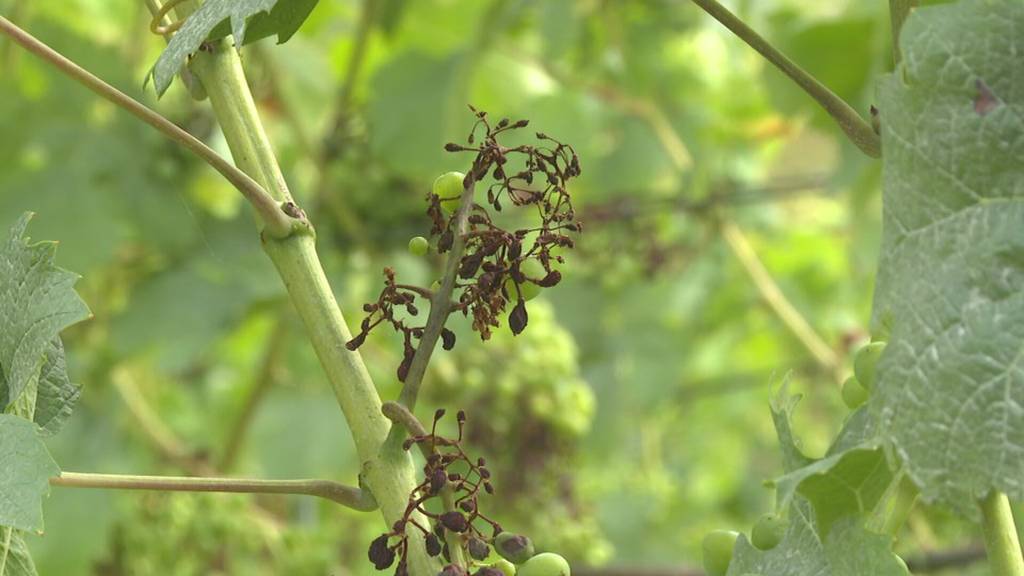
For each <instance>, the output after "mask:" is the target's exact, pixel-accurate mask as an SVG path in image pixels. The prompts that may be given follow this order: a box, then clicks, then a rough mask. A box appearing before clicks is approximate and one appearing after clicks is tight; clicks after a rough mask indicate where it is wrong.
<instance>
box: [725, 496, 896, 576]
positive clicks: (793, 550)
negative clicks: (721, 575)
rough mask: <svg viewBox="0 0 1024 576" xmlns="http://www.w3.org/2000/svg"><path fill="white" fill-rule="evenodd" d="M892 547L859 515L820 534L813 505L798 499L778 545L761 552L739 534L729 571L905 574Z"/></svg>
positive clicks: (806, 575) (766, 575)
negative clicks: (869, 527) (867, 526)
mask: <svg viewBox="0 0 1024 576" xmlns="http://www.w3.org/2000/svg"><path fill="white" fill-rule="evenodd" d="M890 546H891V540H890V538H889V537H888V536H883V535H881V534H875V533H873V532H870V531H868V530H866V529H864V527H863V525H862V524H861V521H860V519H858V518H847V519H844V520H842V521H840V522H838V523H837V524H836V525H835V527H834V528H833V529H832V530H831V531H830V532H829V534H828V536H826V537H822V536H820V535H819V527H818V525H817V522H816V520H815V518H814V514H813V512H812V511H811V506H810V505H809V504H808V503H807V502H805V501H796V502H794V503H793V505H792V506H791V507H790V510H789V528H788V529H787V530H786V534H785V536H784V537H783V538H782V541H781V542H779V544H778V546H776V547H774V548H772V549H771V550H767V551H761V550H758V549H757V548H755V547H754V546H753V545H752V544H751V543H750V541H749V540H748V539H747V537H746V536H740V538H739V540H738V541H737V542H736V547H735V548H734V549H733V557H732V562H731V563H730V564H729V572H728V576H750V575H755V574H756V575H759V576H865V575H866V574H871V575H872V576H905V575H906V573H907V572H906V569H905V568H903V566H902V564H901V563H900V561H899V560H897V558H896V556H895V555H894V554H893V553H892V551H891V550H890Z"/></svg>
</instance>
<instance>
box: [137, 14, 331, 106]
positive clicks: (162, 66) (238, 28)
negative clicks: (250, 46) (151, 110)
mask: <svg viewBox="0 0 1024 576" xmlns="http://www.w3.org/2000/svg"><path fill="white" fill-rule="evenodd" d="M316 2H317V0H206V2H203V5H202V6H200V7H199V9H198V10H196V11H195V12H194V13H193V14H192V15H190V16H189V17H188V18H186V19H185V23H184V24H183V25H182V26H181V28H180V29H179V30H178V31H177V32H176V33H175V34H174V36H173V37H172V38H171V41H170V42H169V43H168V44H167V48H165V49H164V51H163V53H162V54H160V58H159V59H157V61H156V64H155V65H154V66H153V70H152V71H151V75H152V76H153V83H154V85H155V86H156V92H157V94H161V95H162V94H163V93H164V92H165V91H166V90H167V88H168V86H170V85H171V81H172V80H173V79H174V75H175V74H177V73H178V71H179V70H181V67H182V66H184V65H185V62H186V61H187V60H188V57H189V56H190V55H192V54H195V53H196V52H198V51H199V48H200V46H202V44H203V42H206V41H209V40H215V39H217V38H222V37H224V36H226V35H227V34H228V33H229V32H230V33H231V35H232V36H234V38H235V43H236V44H237V45H238V46H241V45H242V44H245V43H248V42H252V41H255V40H259V39H261V38H266V37H267V36H271V35H274V34H277V41H278V43H282V42H285V41H287V40H288V39H289V38H291V37H292V35H293V34H295V32H296V31H298V29H299V27H300V26H302V23H303V22H304V21H305V20H306V17H307V16H309V13H310V12H312V11H313V7H315V6H316Z"/></svg>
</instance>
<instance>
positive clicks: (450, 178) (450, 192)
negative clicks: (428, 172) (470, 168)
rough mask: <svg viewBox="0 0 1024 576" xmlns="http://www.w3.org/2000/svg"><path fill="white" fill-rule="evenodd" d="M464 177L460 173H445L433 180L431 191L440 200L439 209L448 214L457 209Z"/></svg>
mask: <svg viewBox="0 0 1024 576" xmlns="http://www.w3.org/2000/svg"><path fill="white" fill-rule="evenodd" d="M465 178H466V175H465V174H463V173H462V172H445V173H444V174H441V175H440V176H438V177H437V179H436V180H434V185H433V187H432V188H431V190H432V191H433V192H434V195H435V196H437V197H438V198H440V199H441V208H444V210H445V212H448V213H449V214H450V213H452V212H455V211H456V210H458V209H459V198H460V197H461V196H462V181H463V179H465Z"/></svg>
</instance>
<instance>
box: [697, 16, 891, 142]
mask: <svg viewBox="0 0 1024 576" xmlns="http://www.w3.org/2000/svg"><path fill="white" fill-rule="evenodd" d="M693 3H694V4H696V5H697V6H699V7H700V8H701V9H703V10H704V11H705V12H707V13H708V14H709V15H711V17H712V18H714V19H715V20H718V21H719V22H721V23H722V25H723V26H725V27H726V28H728V29H729V30H730V31H732V33H733V34H735V35H736V36H738V37H739V38H740V39H741V40H743V41H744V42H746V43H747V45H748V46H750V47H751V48H753V49H754V50H757V51H758V52H759V53H760V54H761V55H762V56H764V57H765V59H766V60H768V61H769V62H771V63H772V64H774V65H775V67H776V68H778V69H779V70H780V71H781V72H782V73H783V74H785V75H786V76H789V78H790V79H791V80H792V81H793V82H795V83H796V84H797V86H799V87H800V88H802V89H803V90H804V92H806V93H807V94H808V95H809V96H810V97H811V98H814V100H815V101H817V102H818V104H820V105H821V107H822V108H824V109H825V112H827V113H828V114H829V116H831V117H832V119H833V120H835V121H836V123H837V124H839V128H840V129H841V130H842V131H843V132H844V133H845V134H846V136H847V137H848V138H849V139H850V141H851V142H853V144H854V145H855V146H857V148H859V149H860V150H861V152H864V153H865V154H867V155H868V156H870V157H872V158H879V157H881V155H882V142H881V140H880V139H879V137H878V134H875V131H874V130H873V129H872V128H871V125H870V124H869V123H868V122H866V121H865V120H864V119H863V118H861V116H860V114H857V111H856V110H854V109H853V108H852V107H851V106H850V105H849V104H847V103H846V102H845V101H844V100H843V99H842V98H840V97H839V96H837V95H836V94H835V93H834V92H832V91H831V90H829V89H828V87H826V86H825V85H824V84H822V83H821V82H819V81H818V79H817V78H815V77H814V76H812V75H811V74H809V73H808V72H807V71H805V70H804V69H803V68H801V67H800V66H798V65H797V64H796V63H795V62H793V61H792V60H790V59H789V58H788V57H786V55H785V54H783V53H782V52H780V51H779V50H778V49H777V48H775V47H774V46H772V44H771V43H770V42H768V41H767V40H765V39H764V38H762V37H761V35H759V34H758V33H757V32H755V31H754V30H753V29H752V28H751V27H750V26H747V24H746V23H745V22H743V21H742V20H740V19H739V18H737V17H736V15H735V14H733V13H732V12H729V10H727V9H726V8H725V7H724V6H722V5H721V4H719V3H718V2H717V1H716V0H693Z"/></svg>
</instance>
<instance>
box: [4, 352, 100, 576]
mask: <svg viewBox="0 0 1024 576" xmlns="http://www.w3.org/2000/svg"><path fill="white" fill-rule="evenodd" d="M80 395H81V388H79V387H78V386H75V385H74V384H72V383H71V381H70V380H69V379H68V372H67V366H66V365H65V361H64V344H63V343H62V342H61V341H60V338H54V339H53V340H51V341H50V343H49V345H48V346H47V350H46V360H44V361H43V368H42V370H41V371H40V373H39V383H38V384H37V386H36V409H35V414H34V415H33V420H34V421H35V423H36V424H37V425H38V426H39V428H40V429H41V431H42V432H43V433H44V434H46V435H52V434H56V433H57V431H58V430H60V428H61V426H63V425H64V422H65V421H66V420H67V419H68V417H69V416H71V410H72V409H73V408H74V407H75V403H76V402H78V397H79V396H80ZM0 576H2V574H0Z"/></svg>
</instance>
